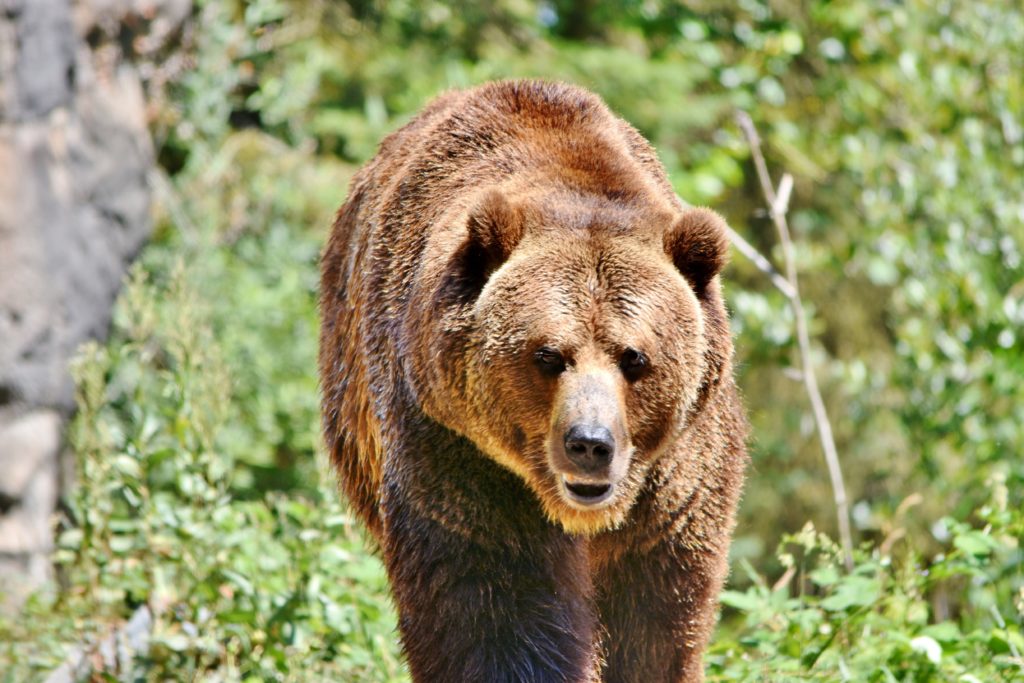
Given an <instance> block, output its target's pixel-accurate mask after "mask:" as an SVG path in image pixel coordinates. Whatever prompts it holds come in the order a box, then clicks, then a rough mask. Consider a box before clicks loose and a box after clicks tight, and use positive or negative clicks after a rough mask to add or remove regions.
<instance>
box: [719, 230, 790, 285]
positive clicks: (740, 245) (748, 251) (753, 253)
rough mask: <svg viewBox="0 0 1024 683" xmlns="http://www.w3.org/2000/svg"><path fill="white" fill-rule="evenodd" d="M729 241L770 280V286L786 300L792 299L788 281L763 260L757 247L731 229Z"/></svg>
mask: <svg viewBox="0 0 1024 683" xmlns="http://www.w3.org/2000/svg"><path fill="white" fill-rule="evenodd" d="M729 240H730V241H731V242H732V243H733V246H735V247H736V248H737V249H738V250H739V252H740V253H741V254H743V255H744V256H746V257H747V258H748V259H750V262H751V263H753V264H754V265H755V266H756V267H757V269H758V270H760V271H761V272H762V273H764V274H765V275H767V276H768V277H769V278H770V279H771V281H772V284H773V285H775V288H776V289H777V290H779V291H780V292H782V293H783V294H784V295H785V296H786V298H787V299H792V298H793V295H794V292H793V288H792V287H790V286H789V281H788V280H786V278H784V277H782V275H781V274H779V271H777V270H775V266H773V265H772V263H771V261H769V260H768V259H767V258H765V257H764V255H762V254H761V252H759V251H758V250H757V247H755V246H754V245H753V244H751V243H750V242H748V241H747V240H745V239H743V236H742V235H741V234H739V233H738V232H736V231H735V230H733V229H732V228H729Z"/></svg>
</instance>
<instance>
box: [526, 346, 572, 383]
mask: <svg viewBox="0 0 1024 683" xmlns="http://www.w3.org/2000/svg"><path fill="white" fill-rule="evenodd" d="M533 362H534V363H536V364H537V369H539V370H540V371H541V372H542V373H544V374H545V375H549V376H551V377H554V376H555V375H560V374H562V371H563V370H565V358H563V357H562V354H560V353H559V352H558V351H556V350H554V349H553V348H551V347H549V346H543V347H541V348H539V349H537V350H536V351H535V352H534V354H533Z"/></svg>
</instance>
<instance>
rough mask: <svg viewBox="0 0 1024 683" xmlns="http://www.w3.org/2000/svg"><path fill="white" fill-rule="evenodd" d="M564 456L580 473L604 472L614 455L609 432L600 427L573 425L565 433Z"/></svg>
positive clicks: (605, 428)
mask: <svg viewBox="0 0 1024 683" xmlns="http://www.w3.org/2000/svg"><path fill="white" fill-rule="evenodd" d="M565 455H566V457H567V458H569V461H570V462H571V463H572V464H573V465H576V467H579V468H580V470H581V471H583V472H587V473H591V474H596V473H597V472H598V471H601V470H605V469H606V468H607V467H608V465H609V463H611V461H612V456H613V455H615V439H613V438H612V433H611V430H609V429H608V428H607V427H602V426H600V425H574V426H573V427H571V428H570V429H569V431H568V432H566V433H565Z"/></svg>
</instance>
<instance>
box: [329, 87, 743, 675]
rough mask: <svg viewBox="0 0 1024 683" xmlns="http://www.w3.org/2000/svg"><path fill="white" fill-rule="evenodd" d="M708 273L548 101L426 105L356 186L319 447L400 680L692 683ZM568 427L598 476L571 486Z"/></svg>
mask: <svg viewBox="0 0 1024 683" xmlns="http://www.w3.org/2000/svg"><path fill="white" fill-rule="evenodd" d="M726 250H727V240H726V234H725V226H724V223H723V221H722V220H721V218H719V217H718V216H717V214H715V213H714V212H712V211H709V210H706V209H692V208H689V207H686V206H684V205H683V204H682V203H681V202H680V201H679V200H678V198H677V197H676V196H675V194H674V192H673V191H672V189H671V187H670V185H669V184H668V182H667V180H666V178H665V174H664V170H663V169H662V167H661V165H660V163H659V162H658V161H657V159H656V157H655V154H654V152H653V150H652V149H651V147H650V146H649V145H648V144H647V142H646V141H645V140H644V139H643V138H642V137H641V136H640V135H639V134H638V133H637V132H636V131H635V130H634V129H633V128H631V127H630V126H629V125H628V124H626V123H625V122H623V121H622V120H620V119H618V118H616V117H615V116H614V115H613V114H611V113H610V112H609V111H608V109H607V108H606V107H605V105H604V104H603V103H602V102H601V101H600V100H599V99H598V98H597V97H595V96H594V95H592V94H590V93H588V92H585V91H583V90H580V89H577V88H574V87H570V86H566V85H559V84H551V83H540V82H506V83H493V84H488V85H484V86H481V87H479V88H475V89H473V90H469V91H465V92H452V93H448V94H445V95H443V96H441V97H440V98H438V99H437V100H435V101H434V102H433V103H432V104H430V105H429V106H428V107H427V108H426V109H425V110H424V111H423V112H422V113H421V114H420V115H419V116H417V117H416V118H415V119H413V120H412V121H411V122H410V123H409V124H408V125H406V126H405V127H404V128H402V129H401V130H399V131H398V132H396V133H394V134H393V135H391V136H389V137H388V138H387V139H386V140H384V142H383V143H382V145H381V148H380V152H379V153H378V155H377V157H376V158H375V159H373V160H372V161H371V162H370V163H369V164H367V165H366V166H365V167H364V168H363V169H362V170H361V171H360V172H359V174H358V175H357V176H356V178H355V180H354V181H353V185H352V188H351V191H350V193H349V197H348V200H347V202H346V203H345V205H344V206H342V208H341V210H340V211H339V213H338V217H337V220H336V221H335V224H334V229H333V231H332V233H331V237H330V241H329V243H328V245H327V248H326V251H325V253H324V257H323V266H322V268H323V280H322V294H321V296H322V300H321V313H322V316H323V327H322V332H321V347H320V374H321V379H322V386H323V414H324V430H325V434H326V439H327V445H328V447H329V449H330V453H331V456H332V458H333V462H334V464H335V465H336V468H337V471H338V472H339V475H340V481H341V486H342V488H343V490H344V492H345V494H346V495H347V496H348V498H349V500H350V501H351V503H352V505H353V507H354V509H355V510H356V512H357V513H358V514H359V516H360V517H361V518H362V519H363V520H364V521H365V522H366V524H367V526H368V527H369V529H370V531H371V533H372V535H373V537H374V539H376V541H377V542H378V543H379V545H380V548H381V550H382V553H383V557H384V561H385V564H386V566H387V569H388V573H389V577H390V579H391V584H392V587H393V590H394V595H395V599H396V602H397V605H398V611H399V616H400V629H401V635H402V642H403V645H404V648H405V651H406V654H407V656H408V660H409V667H410V669H411V672H412V675H413V678H414V679H415V680H417V681H487V682H488V683H490V682H493V681H597V680H604V681H644V682H649V683H655V682H658V681H699V680H701V679H702V678H703V671H702V665H701V653H702V652H703V649H704V647H705V645H706V643H707V641H708V638H709V636H710V633H711V630H712V628H713V625H714V621H715V613H716V607H717V594H718V591H719V590H720V588H721V585H722V582H723V580H724V577H725V574H726V570H727V566H726V553H727V549H728V545H729V537H730V534H731V532H732V527H733V514H734V510H735V507H736V502H737V498H738V496H739V492H740V487H741V482H742V473H743V467H744V464H745V462H746V452H745V446H744V439H745V434H746V424H745V421H744V418H743V415H742V410H741V406H740V402H739V400H738V397H737V393H736V389H735V386H734V384H733V380H732V372H731V364H730V363H731V361H730V359H731V356H732V346H731V340H730V333H729V327H728V318H727V315H726V311H725V307H724V304H723V302H722V298H721V294H720V290H719V284H718V277H717V273H718V272H719V270H720V269H721V267H722V265H723V263H724V260H725V256H726ZM631 350H636V351H637V352H641V353H642V354H643V359H642V361H643V362H641V361H636V365H628V362H627V360H625V359H628V358H632V359H636V357H637V354H636V353H634V352H633V351H631ZM545 354H546V355H545ZM552 354H554V355H552ZM630 354H632V355H630ZM552 359H554V360H552ZM627 366H628V367H627ZM630 373H633V374H630ZM578 424H582V425H599V426H602V427H606V428H607V429H606V432H604V433H606V434H607V442H606V445H607V447H608V449H609V450H610V451H611V452H612V453H613V456H612V457H611V460H610V464H607V465H603V464H602V463H604V461H599V462H598V461H595V462H597V463H598V464H595V465H593V466H592V468H591V469H590V470H586V471H584V470H583V469H580V468H582V467H583V465H578V464H577V460H574V459H573V458H574V457H576V456H572V455H571V453H570V441H569V437H568V436H565V437H564V442H563V434H568V432H567V430H569V429H570V428H571V427H572V426H573V425H578ZM588 443H589V442H588ZM602 443H604V442H602ZM594 452H595V453H596V452H598V451H594ZM579 457H582V456H579ZM587 467H591V465H590V464H587ZM592 472H598V474H597V475H593V476H600V477H601V478H602V479H601V481H605V480H607V481H611V482H613V483H614V489H613V491H614V495H612V496H611V498H610V499H609V500H608V501H607V502H605V503H602V504H599V505H598V504H594V505H590V504H589V503H588V504H587V505H577V504H574V503H573V502H571V501H570V500H569V498H567V495H568V494H567V493H566V490H567V489H565V488H564V485H563V483H562V479H561V478H560V477H561V476H562V474H567V476H570V477H572V476H577V475H580V476H584V475H585V476H591V474H590V473H592ZM581 473H582V474H581ZM566 481H569V482H572V481H574V480H572V479H568V480H566ZM588 481H589V480H588ZM588 500H589V499H588Z"/></svg>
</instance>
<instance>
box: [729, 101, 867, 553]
mask: <svg viewBox="0 0 1024 683" xmlns="http://www.w3.org/2000/svg"><path fill="white" fill-rule="evenodd" d="M736 121H737V123H738V124H739V126H740V129H741V130H742V131H743V135H744V136H745V137H746V139H747V144H749V145H750V153H751V155H752V157H753V159H754V168H755V169H757V177H758V180H760V182H761V192H762V193H763V194H764V198H765V201H767V202H768V212H769V215H770V216H771V218H772V222H773V223H774V224H775V229H776V230H777V231H778V233H779V241H780V243H781V244H782V254H783V258H784V259H785V261H786V269H785V270H786V277H785V281H786V283H787V285H788V289H785V288H783V287H780V286H779V285H778V283H776V282H775V278H772V282H773V284H775V286H776V288H778V289H779V290H780V291H782V293H783V294H785V295H786V298H787V299H788V300H789V305H790V308H791V309H792V310H793V319H794V320H795V322H796V337H797V344H798V345H799V347H800V363H801V365H802V366H803V373H802V374H803V380H804V387H805V388H806V389H807V397H808V398H809V399H810V402H811V411H812V412H813V414H814V422H815V424H816V425H817V427H818V436H819V438H820V440H821V449H822V451H823V452H824V454H825V463H826V465H827V466H828V474H829V478H830V479H831V480H832V494H833V498H834V500H835V505H836V515H837V516H838V518H839V539H840V542H841V543H842V546H843V556H844V559H845V562H846V568H847V569H848V570H849V569H852V568H853V536H852V535H851V533H850V510H849V504H848V502H847V499H846V485H845V484H844V483H843V471H842V469H841V468H840V466H839V454H838V453H837V452H836V443H835V439H834V438H833V436H832V423H830V422H829V419H828V413H827V412H826V410H825V402H824V401H823V400H822V398H821V391H820V390H819V389H818V380H817V378H816V377H815V374H814V365H813V360H812V358H811V341H810V335H809V334H808V332H807V319H806V318H805V317H804V307H803V301H802V300H801V299H800V287H799V285H798V283H797V274H796V258H795V257H794V254H793V240H792V238H791V237H790V233H789V223H788V222H787V221H786V212H787V210H788V209H789V197H790V193H791V192H792V190H793V177H792V176H791V175H789V174H788V173H786V174H784V175H783V176H782V181H781V182H780V183H779V190H778V193H776V191H775V188H774V186H773V185H772V179H771V176H770V175H769V174H768V165H767V164H766V163H765V160H764V155H763V154H762V153H761V138H760V136H758V134H757V129H756V128H755V127H754V122H753V121H752V120H751V119H750V116H748V115H747V113H746V112H742V111H741V112H737V113H736ZM744 244H745V245H746V246H747V247H750V245H749V244H747V243H746V242H744ZM750 248H751V249H753V247H750ZM740 250H741V251H743V248H742V247H740ZM744 253H746V252H744ZM758 256H760V254H758ZM761 258H762V259H763V258H764V257H761ZM764 260H767V259H764ZM755 263H756V261H755ZM759 268H760V269H761V270H762V271H763V270H764V268H763V267H761V266H759Z"/></svg>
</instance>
